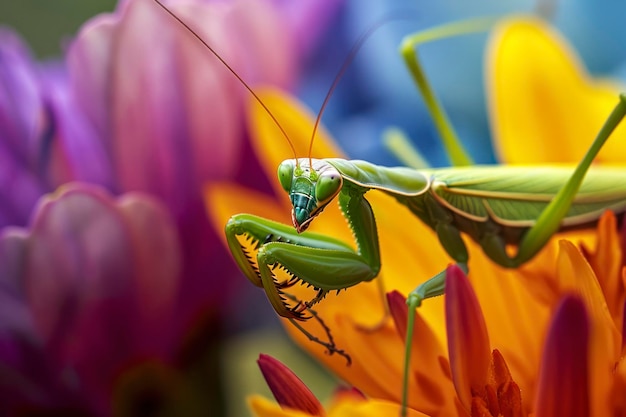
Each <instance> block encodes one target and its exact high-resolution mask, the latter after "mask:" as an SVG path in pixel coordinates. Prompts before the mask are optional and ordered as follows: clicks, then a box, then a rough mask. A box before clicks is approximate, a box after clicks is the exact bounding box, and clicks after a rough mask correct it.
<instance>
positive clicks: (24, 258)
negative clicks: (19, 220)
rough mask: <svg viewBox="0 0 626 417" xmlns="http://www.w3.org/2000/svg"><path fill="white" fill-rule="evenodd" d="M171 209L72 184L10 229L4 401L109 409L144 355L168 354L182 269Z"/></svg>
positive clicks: (2, 244)
mask: <svg viewBox="0 0 626 417" xmlns="http://www.w3.org/2000/svg"><path fill="white" fill-rule="evenodd" d="M178 243H179V242H178V239H177V235H176V230H175V228H174V225H173V223H172V221H171V218H170V217H169V215H168V213H167V211H166V210H165V209H164V208H163V207H162V206H161V205H160V204H159V203H158V202H157V201H156V200H155V199H153V198H151V197H149V196H146V195H141V194H138V193H134V194H126V195H124V196H122V197H120V198H119V199H115V198H114V197H112V196H111V195H110V194H108V193H106V192H105V191H103V190H102V189H100V188H97V187H94V186H90V185H84V184H69V185H66V186H64V187H63V188H62V189H61V190H59V191H58V192H57V193H56V194H55V195H51V196H48V197H46V198H44V199H42V200H41V201H40V203H39V205H38V207H37V209H36V211H35V214H34V217H33V220H32V222H31V224H30V226H29V227H28V228H16V227H9V228H5V229H4V230H3V231H2V234H1V235H0V298H1V299H2V307H1V310H0V311H1V312H2V321H1V324H0V337H1V339H0V347H1V348H0V354H1V358H0V361H1V362H2V364H3V365H2V368H3V374H4V375H5V376H3V378H2V380H3V382H2V383H1V384H2V385H1V387H2V389H0V393H1V394H0V404H2V406H0V410H2V409H3V408H2V407H8V408H9V409H11V407H12V406H18V405H20V404H21V403H22V402H28V403H29V404H30V406H31V407H32V406H35V405H36V406H45V407H52V408H54V407H62V406H66V407H67V406H69V405H71V406H72V407H85V408H87V409H89V408H94V409H95V410H100V411H106V410H107V409H108V407H109V399H110V398H109V397H110V395H111V392H112V386H113V382H114V380H115V379H116V378H117V377H118V376H119V374H121V373H122V372H123V371H124V368H125V367H127V366H128V365H129V364H131V363H133V362H134V361H138V360H144V359H147V358H154V359H160V360H166V359H167V357H168V353H169V351H170V349H171V346H170V344H171V339H170V334H171V330H172V325H173V324H174V323H172V321H171V318H172V311H173V310H174V308H175V306H176V298H175V294H176V289H177V286H178V281H177V279H178V276H179V272H180V252H179V249H178V248H179V246H178Z"/></svg>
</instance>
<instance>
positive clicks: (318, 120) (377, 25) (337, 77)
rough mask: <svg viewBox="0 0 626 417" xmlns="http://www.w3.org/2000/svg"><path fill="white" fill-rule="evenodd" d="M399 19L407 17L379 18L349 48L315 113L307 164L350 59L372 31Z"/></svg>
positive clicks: (352, 58)
mask: <svg viewBox="0 0 626 417" xmlns="http://www.w3.org/2000/svg"><path fill="white" fill-rule="evenodd" d="M399 19H409V18H407V17H406V16H400V15H398V16H386V17H385V18H383V19H381V20H379V21H378V22H375V23H374V24H373V25H371V26H369V27H368V28H367V29H366V30H365V32H363V33H362V34H361V36H359V38H358V39H357V41H356V42H355V43H354V45H353V46H352V48H351V49H350V52H349V53H348V56H347V57H346V59H345V60H344V61H343V64H341V68H340V69H339V71H338V72H337V75H335V78H334V79H333V83H332V84H331V85H330V88H329V89H328V92H327V93H326V96H325V97H324V101H323V102H322V106H321V107H320V111H319V112H318V113H317V118H316V119H315V124H314V125H313V131H312V132H311V141H310V142H309V166H313V165H312V163H311V153H312V152H313V142H314V141H315V134H316V133H317V129H318V128H319V125H320V123H321V121H322V114H323V113H324V110H325V109H326V106H327V105H328V102H329V101H330V97H331V96H332V95H333V93H334V92H335V89H336V88H337V85H338V84H339V81H340V80H341V78H343V76H344V74H345V72H346V70H347V69H348V67H349V66H350V64H352V61H354V58H355V57H356V54H357V53H358V52H359V50H360V49H361V47H362V46H363V44H364V43H365V41H366V40H367V39H368V38H369V37H370V36H372V34H373V33H374V32H376V30H378V29H379V28H380V27H381V26H382V25H384V24H385V23H388V22H389V21H391V20H399Z"/></svg>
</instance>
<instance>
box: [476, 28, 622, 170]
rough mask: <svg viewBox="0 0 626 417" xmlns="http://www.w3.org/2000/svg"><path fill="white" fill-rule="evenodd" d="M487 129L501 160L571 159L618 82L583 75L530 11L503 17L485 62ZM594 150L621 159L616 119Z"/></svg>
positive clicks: (611, 101)
mask: <svg viewBox="0 0 626 417" xmlns="http://www.w3.org/2000/svg"><path fill="white" fill-rule="evenodd" d="M486 67H487V68H488V69H487V71H488V72H487V76H486V78H487V81H486V82H487V90H488V101H489V106H490V114H491V125H492V132H493V135H494V138H495V142H496V147H497V148H498V150H499V154H500V157H501V160H502V161H505V162H507V163H553V162H578V161H579V160H580V159H581V158H582V156H583V155H584V153H585V151H586V150H587V148H588V147H589V146H590V145H591V142H592V141H593V139H594V138H595V136H596V134H597V133H598V131H599V130H600V127H601V126H602V124H603V122H604V121H605V120H606V118H607V117H608V115H609V113H610V112H611V110H612V109H613V107H614V106H615V105H616V104H617V102H618V93H619V91H620V88H619V86H617V84H616V83H613V84H609V83H606V82H604V83H601V82H597V81H593V80H591V79H590V78H589V76H588V75H587V73H586V71H585V70H584V68H583V66H582V64H581V62H580V60H579V58H578V57H577V56H576V54H575V52H574V51H573V50H572V49H571V47H570V46H569V45H568V44H567V42H566V41H565V40H564V39H563V38H562V37H561V36H560V35H559V34H558V33H556V32H555V31H553V30H552V29H551V28H550V27H549V26H548V25H547V24H546V23H544V22H542V21H540V20H538V19H533V18H530V17H528V18H520V17H517V18H514V19H509V20H506V21H504V22H503V23H502V24H500V25H499V26H498V27H497V29H496V30H495V31H494V33H493V35H492V37H491V40H490V46H489V53H488V58H487V63H486ZM615 136H617V138H612V139H611V140H609V141H608V142H607V144H606V145H605V147H604V148H603V150H602V152H600V155H599V156H598V158H597V160H598V161H599V162H618V163H619V162H621V163H626V147H624V146H623V140H620V139H619V138H622V139H623V138H624V137H626V125H624V124H622V125H621V126H620V127H619V128H618V129H617V131H616V133H615Z"/></svg>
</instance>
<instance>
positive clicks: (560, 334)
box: [535, 296, 590, 417]
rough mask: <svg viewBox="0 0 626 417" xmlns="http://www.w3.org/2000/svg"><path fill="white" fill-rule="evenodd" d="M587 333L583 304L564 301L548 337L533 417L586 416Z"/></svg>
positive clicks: (574, 298)
mask: <svg viewBox="0 0 626 417" xmlns="http://www.w3.org/2000/svg"><path fill="white" fill-rule="evenodd" d="M589 331H590V329H589V318H588V316H587V311H586V310H585V306H584V304H583V301H582V300H581V299H580V298H578V297H575V296H567V297H565V298H564V299H563V300H562V301H561V303H560V305H559V306H558V308H557V310H556V313H555V316H554V320H553V322H552V325H551V327H550V331H549V333H548V338H547V341H546V346H545V350H544V353H543V360H542V364H541V372H540V377H539V390H538V395H537V403H536V405H535V409H536V414H535V417H552V416H571V417H577V416H579V417H586V416H588V415H589V389H588V380H589V378H588V355H589Z"/></svg>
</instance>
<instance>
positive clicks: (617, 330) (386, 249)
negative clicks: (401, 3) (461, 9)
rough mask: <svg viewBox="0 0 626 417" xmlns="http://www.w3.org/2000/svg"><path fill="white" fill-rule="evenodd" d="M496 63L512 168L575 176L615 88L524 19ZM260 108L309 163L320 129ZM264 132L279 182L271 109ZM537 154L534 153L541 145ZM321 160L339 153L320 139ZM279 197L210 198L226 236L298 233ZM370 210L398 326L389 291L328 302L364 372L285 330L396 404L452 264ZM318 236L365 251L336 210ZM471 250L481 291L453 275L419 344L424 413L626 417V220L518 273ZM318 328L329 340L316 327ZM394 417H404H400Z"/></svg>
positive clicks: (317, 227) (573, 240)
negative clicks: (624, 239) (384, 296)
mask: <svg viewBox="0 0 626 417" xmlns="http://www.w3.org/2000/svg"><path fill="white" fill-rule="evenodd" d="M528 57H532V59H529V58H528ZM487 65H488V68H489V70H488V71H489V72H488V75H487V78H488V87H489V101H490V106H491V116H492V123H493V128H494V129H493V130H494V136H495V137H496V138H497V141H498V146H499V149H500V151H501V154H502V159H503V161H504V162H510V163H525V164H532V163H542V164H545V163H549V162H552V161H560V162H569V163H572V164H574V163H576V162H577V161H578V159H579V158H580V156H581V155H582V154H583V153H584V151H585V150H586V149H587V147H588V146H589V145H590V144H591V141H592V140H593V138H594V137H595V134H596V133H597V131H598V130H599V128H600V126H601V125H602V123H603V122H604V120H605V118H606V117H607V116H608V114H609V112H610V110H611V109H612V108H613V106H614V105H615V103H616V102H617V94H618V89H617V87H615V86H613V87H610V86H609V84H608V83H600V82H597V81H591V80H590V79H589V77H588V76H587V75H586V74H585V73H584V71H583V69H582V66H581V65H580V64H579V63H578V61H577V59H576V57H575V55H574V54H573V52H572V51H571V50H570V49H569V48H568V47H567V45H566V44H565V42H564V41H563V40H562V39H561V38H560V37H559V36H558V35H557V34H555V33H553V32H552V31H551V30H550V29H549V28H548V27H547V26H546V25H545V24H543V23H541V22H539V21H536V20H530V19H521V18H518V19H511V20H508V21H506V22H503V23H502V24H501V25H499V26H498V28H496V30H495V31H494V34H493V37H492V39H491V43H490V48H489V56H488V63H487ZM261 96H262V98H263V100H264V102H265V103H266V104H267V105H268V107H270V108H271V109H272V112H273V113H274V115H275V116H276V118H277V119H278V120H279V121H280V122H281V124H282V125H283V127H284V128H285V130H286V131H287V133H288V135H289V137H290V138H291V140H292V141H293V142H294V145H295V148H296V152H297V154H298V156H299V157H304V156H307V153H306V152H307V151H306V149H307V148H308V143H309V136H310V132H311V120H310V116H307V115H304V113H303V110H302V109H300V108H299V107H298V105H297V104H296V103H294V102H292V101H291V100H290V99H288V98H286V97H284V96H283V95H281V94H280V93H277V92H272V91H266V92H262V94H261ZM251 123H252V125H253V129H252V131H253V132H255V134H256V136H255V138H254V146H255V148H256V149H255V150H256V152H257V155H258V156H259V158H260V160H261V161H262V164H263V168H264V169H265V170H266V175H268V176H270V177H273V176H274V175H275V170H276V167H277V166H278V164H279V163H280V162H281V160H282V159H286V158H290V157H292V155H290V154H289V148H288V147H287V146H286V145H285V144H284V143H283V140H282V139H281V136H280V133H279V132H277V129H276V126H275V125H274V124H273V123H272V122H271V120H270V119H268V117H267V115H266V114H265V113H264V112H263V111H262V109H260V108H257V107H255V108H254V109H253V111H252V112H251ZM560 129H562V130H560ZM625 129H626V128H625V127H624V126H621V127H620V128H618V130H617V132H616V134H615V136H617V137H615V138H611V139H610V140H609V143H608V144H607V149H606V150H605V151H603V153H602V155H601V158H600V160H601V161H602V162H613V163H620V162H621V163H624V162H626V151H625V150H626V147H625V146H623V143H622V142H620V139H621V138H626V130H625ZM531 140H536V143H535V144H534V145H533V146H530V147H529V144H530V141H531ZM520 143H522V144H523V145H519V144H520ZM528 149H530V151H529V150H528ZM312 156H313V157H338V156H339V157H340V156H341V153H340V152H339V151H338V150H337V149H336V148H335V147H334V146H333V145H332V142H331V141H330V139H329V138H328V136H327V135H326V134H325V133H324V132H320V134H318V136H317V137H316V139H315V145H314V151H313V155H312ZM275 186H276V195H277V196H279V197H278V198H276V197H273V196H266V195H259V194H258V193H257V194H254V193H251V192H250V191H249V190H245V189H242V188H241V187H239V186H237V185H236V184H213V185H211V186H210V187H209V188H208V189H207V193H208V194H211V195H213V194H214V193H217V194H218V195H219V196H220V198H213V197H210V198H209V201H212V206H211V207H209V212H210V214H211V216H212V218H213V219H214V221H215V223H216V225H219V227H222V225H223V224H225V222H226V220H227V219H228V217H229V216H231V215H232V214H235V213H241V212H249V213H253V214H257V215H260V216H263V217H268V218H271V219H275V220H278V221H282V222H284V223H287V224H289V223H290V218H289V213H290V205H289V201H288V199H287V197H286V196H285V195H284V191H283V190H282V188H281V187H280V185H279V184H278V181H275ZM367 198H368V200H369V201H370V203H371V204H372V206H373V208H374V211H375V213H376V216H377V217H376V219H377V223H378V231H379V237H380V247H381V253H382V266H383V267H382V272H381V274H380V276H379V278H378V279H379V280H380V279H382V281H383V282H384V286H385V287H386V289H387V290H393V291H392V292H391V293H390V294H389V296H388V300H389V306H390V310H391V317H392V318H387V319H386V320H384V318H385V317H386V316H385V308H384V303H383V301H382V300H381V297H380V295H379V293H380V291H379V289H378V286H377V284H376V281H374V282H371V283H363V284H359V285H357V286H355V287H353V288H350V289H348V290H347V291H342V292H341V293H340V294H338V295H336V296H335V295H334V294H332V295H329V296H328V297H327V298H326V299H325V300H323V301H322V302H321V303H320V304H318V305H316V306H315V310H316V311H317V314H318V315H319V316H320V317H321V318H322V319H323V320H324V322H325V323H326V325H327V326H328V327H329V328H330V329H331V331H332V334H333V337H334V340H335V343H336V345H337V346H338V347H339V348H340V349H343V350H345V351H346V352H347V353H349V354H350V356H351V359H352V365H351V366H346V361H345V359H344V358H342V357H341V356H339V355H328V354H326V352H325V349H324V348H323V347H322V346H320V345H317V344H314V343H311V342H310V341H309V340H308V339H307V338H306V337H305V336H304V335H303V334H302V333H301V332H300V331H298V330H296V329H295V328H294V327H293V326H291V325H290V324H289V323H288V322H286V328H287V330H288V332H289V333H290V334H291V335H292V337H293V338H294V339H295V340H296V341H297V342H298V343H299V344H300V345H302V346H303V347H304V348H305V349H307V350H308V351H310V352H311V354H313V355H314V356H315V357H317V358H318V359H319V360H320V361H321V362H323V363H324V364H325V365H326V366H327V367H328V368H330V369H331V370H332V371H333V372H335V373H336V374H337V375H338V376H339V377H340V378H342V379H343V380H344V381H346V382H347V383H349V384H351V385H352V386H354V387H356V388H358V389H359V391H360V392H362V393H363V394H365V396H366V397H367V398H369V399H372V400H376V401H378V400H384V401H388V402H392V403H396V404H397V403H399V402H400V394H401V388H402V387H401V385H402V382H401V381H402V373H403V370H402V365H403V364H402V361H403V355H404V343H405V342H404V338H405V331H406V329H405V326H406V317H407V311H406V306H405V304H404V296H405V295H406V294H407V293H408V292H409V291H411V290H413V289H414V288H415V287H416V286H417V285H418V284H419V283H420V282H423V281H424V280H426V279H427V278H429V277H431V276H433V275H434V274H436V273H437V272H439V271H440V270H441V269H442V268H444V267H445V265H448V264H449V263H450V262H451V260H450V258H449V257H448V256H447V255H446V253H445V252H444V250H443V249H442V248H441V247H440V245H439V243H438V241H437V238H436V236H435V234H434V232H433V231H432V230H430V229H428V228H427V227H426V226H424V225H422V224H421V223H420V222H419V220H418V219H416V218H415V217H414V216H412V215H411V214H410V212H409V211H408V210H407V209H406V208H405V207H403V206H400V205H398V204H397V203H396V202H395V201H394V200H393V199H391V198H389V197H386V196H384V195H382V193H377V192H370V193H368V194H367ZM216 202H219V204H216ZM311 229H312V230H314V231H317V232H321V233H326V234H329V235H333V236H335V237H338V238H340V239H342V240H344V241H347V242H351V241H352V237H351V235H350V232H349V230H348V228H347V227H346V225H345V220H344V219H343V218H342V216H341V214H340V213H339V211H338V210H331V209H330V208H328V209H326V210H325V212H324V213H323V214H322V215H320V217H319V218H318V219H316V220H315V221H314V222H313V225H312V227H311ZM466 243H467V245H468V249H469V252H470V262H469V268H470V274H469V279H468V278H466V277H465V275H464V274H463V273H462V272H461V271H460V270H458V268H455V267H452V268H449V269H448V284H447V294H446V296H444V297H440V298H438V299H433V300H427V301H426V302H425V303H424V305H423V306H422V307H420V308H419V309H418V312H417V314H418V316H417V319H416V324H415V329H414V335H413V340H412V341H410V343H411V347H412V358H413V359H412V363H411V368H410V374H409V379H410V387H409V388H410V393H409V401H408V403H409V407H410V409H412V410H415V411H418V412H420V413H423V414H425V415H428V416H472V417H477V416H480V417H483V416H494V417H495V416H500V415H502V416H504V417H509V416H515V417H517V416H528V415H534V416H536V417H544V416H562V415H563V416H564V415H568V416H581V417H582V416H626V394H625V393H626V364H625V363H624V362H625V361H624V360H622V358H623V356H624V354H625V348H624V345H625V343H624V334H625V332H624V325H625V324H624V321H625V320H624V317H623V316H624V302H625V299H626V291H625V287H626V274H625V273H624V270H623V268H622V264H623V259H622V246H621V240H620V234H619V233H618V228H617V222H616V219H615V216H613V215H612V214H610V213H607V214H606V215H605V216H603V217H602V219H601V220H600V222H599V224H598V227H597V229H596V230H586V231H578V232H571V233H567V234H560V235H558V236H556V237H555V238H554V239H552V240H551V241H550V242H549V243H548V245H547V246H546V247H545V248H544V249H543V250H542V251H541V252H540V253H539V254H538V255H537V256H536V257H535V258H534V259H533V260H532V261H531V262H528V263H527V264H526V265H524V266H523V267H521V268H519V269H516V270H508V269H504V268H501V267H499V266H497V265H495V264H493V263H492V262H491V261H490V260H488V259H487V258H486V257H485V256H484V254H483V253H482V251H481V250H480V248H479V247H478V246H477V245H476V244H474V243H473V242H471V241H470V240H469V239H467V240H466ZM293 292H294V294H295V295H296V296H298V294H299V293H298V292H297V290H294V291H293ZM304 326H305V327H306V329H307V330H308V331H310V332H311V333H313V334H315V335H316V336H318V337H320V338H321V339H324V338H325V337H326V335H325V333H324V331H323V329H321V328H320V326H319V323H316V322H315V321H314V320H310V321H308V322H305V323H304ZM258 401H261V400H258ZM261 402H262V401H261ZM270 409H271V407H269V406H268V407H265V408H264V407H255V408H254V410H255V412H256V413H257V414H258V415H260V416H273V415H275V416H278V415H314V414H311V413H305V414H302V413H304V411H297V413H300V414H279V413H278V412H272V411H270ZM290 412H291V411H290ZM294 412H295V411H294ZM348 414H349V411H346V412H345V413H344V414H336V415H348ZM370 415H374V414H370ZM376 415H381V414H376ZM389 415H397V409H396V411H394V413H390V414H389Z"/></svg>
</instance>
